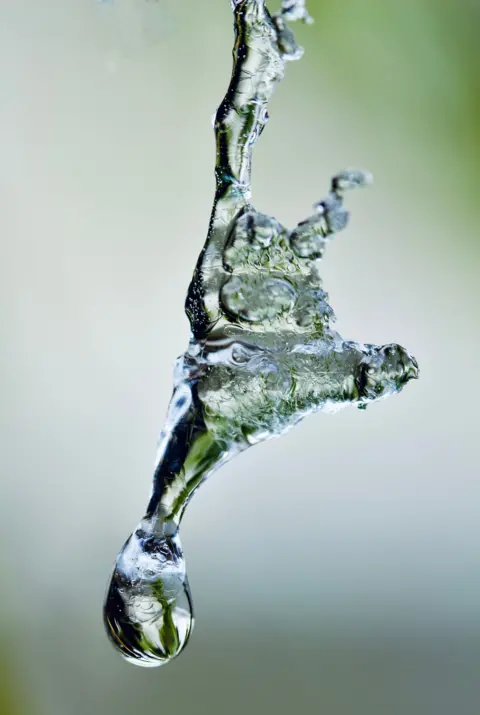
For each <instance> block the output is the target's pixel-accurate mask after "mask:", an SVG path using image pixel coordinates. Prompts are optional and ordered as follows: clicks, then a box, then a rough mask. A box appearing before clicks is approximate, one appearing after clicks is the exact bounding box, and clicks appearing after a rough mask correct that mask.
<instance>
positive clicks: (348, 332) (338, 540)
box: [0, 0, 480, 715]
mask: <svg viewBox="0 0 480 715" xmlns="http://www.w3.org/2000/svg"><path fill="white" fill-rule="evenodd" d="M433 5H434V4H430V3H429V2H427V0H423V1H422V2H421V1H420V0H419V1H418V2H413V0H409V1H408V2H406V3H403V4H402V5H401V6H399V5H398V4H397V3H393V2H386V3H383V2H382V3H380V2H379V0H377V2H374V1H373V0H368V2H365V3H363V4H362V9H360V6H359V5H358V4H357V3H355V2H354V0H342V2H339V3H333V2H330V1H327V0H325V2H323V3H322V2H320V1H319V0H317V2H311V3H310V10H311V12H312V14H314V15H315V17H316V19H317V22H316V24H315V25H313V26H312V27H308V28H307V27H300V28H298V36H299V38H300V41H301V42H302V44H303V45H304V46H305V49H306V54H305V57H304V58H303V59H302V61H301V62H298V63H294V64H292V65H289V66H288V68H287V76H286V78H285V81H284V82H283V83H282V84H281V85H280V87H279V89H278V91H277V94H276V95H275V97H274V99H273V101H272V103H271V109H270V115H271V121H270V122H269V125H268V127H267V130H266V131H265V134H264V135H263V136H262V138H261V140H260V142H259V144H258V147H257V150H256V155H255V157H254V173H253V181H254V194H253V196H254V201H255V204H256V206H257V207H258V208H259V209H260V210H262V211H264V212H266V213H271V214H272V215H275V216H277V218H278V219H279V220H280V221H282V222H284V223H286V224H291V225H293V224H295V223H296V222H297V221H298V220H301V219H302V218H304V217H305V216H306V215H308V213H309V211H310V208H311V205H312V204H313V203H314V202H315V201H316V200H318V199H320V198H321V197H322V196H323V195H324V194H325V192H326V191H327V189H328V185H329V178H330V176H331V175H332V174H333V173H335V172H337V171H339V170H340V169H342V168H345V167H346V166H359V167H362V168H366V169H369V170H370V171H372V172H373V174H374V177H375V184H374V186H373V187H372V188H370V189H369V190H368V191H362V192H356V193H355V194H353V195H352V196H348V208H349V209H351V213H352V216H351V221H350V226H349V229H348V230H347V231H346V232H345V233H342V234H340V235H339V236H338V237H337V238H336V240H335V242H334V243H332V244H331V245H330V247H329V250H328V252H327V255H326V260H325V262H324V279H325V287H326V290H328V291H329V293H330V296H331V302H332V305H333V306H334V308H335V311H336V313H337V316H338V329H339V331H340V332H341V333H342V335H344V336H345V338H349V339H356V340H360V341H365V342H378V343H387V342H390V341H395V342H399V343H401V344H402V345H404V346H405V347H406V348H407V349H408V350H410V351H411V352H412V353H414V354H415V356H416V357H417V359H418V362H419V364H420V370H421V375H420V380H419V381H418V382H414V383H412V384H410V385H409V386H408V387H407V388H406V389H405V391H404V392H403V393H402V394H400V395H399V396H397V397H395V398H392V399H390V400H388V401H385V402H381V403H379V404H377V405H374V406H372V407H371V408H370V409H369V410H368V411H367V412H366V413H362V412H358V411H355V410H350V411H349V410H345V411H343V412H340V413H338V414H337V415H335V416H328V415H321V414H319V415H316V416H315V417H312V418H310V419H309V420H306V421H305V422H303V423H302V424H301V425H300V426H299V427H297V428H296V429H295V430H294V431H292V432H291V433H289V434H288V435H286V436H285V437H283V438H282V439H280V440H273V441H271V442H268V443H265V444H262V445H260V446H258V447H256V448H255V449H252V450H249V451H248V452H246V453H244V454H242V455H241V456H240V457H238V458H237V459H235V460H234V461H232V462H231V463H230V464H228V465H226V466H225V467H224V468H223V469H222V470H221V471H219V472H218V473H216V474H215V475H214V476H213V477H212V479H211V480H210V481H209V482H208V483H207V484H206V485H205V486H203V487H202V489H201V490H200V491H199V493H198V494H197V496H196V497H195V499H194V500H193V502H192V504H191V506H190V507H189V510H188V512H187V515H186V517H185V521H184V524H183V530H182V534H183V537H182V540H183V543H184V547H185V553H186V557H187V562H188V568H189V575H190V582H191V586H192V591H193V597H194V601H195V606H196V615H197V623H196V627H195V631H194V633H193V636H192V639H191V641H190V644H189V646H188V648H187V650H186V651H185V653H184V654H182V656H181V657H180V658H179V659H178V660H176V661H175V662H174V663H173V664H171V665H169V666H167V667H166V668H163V669H160V670H152V671H142V670H140V669H135V668H133V667H132V666H128V665H126V664H124V663H123V661H122V660H121V659H120V658H119V657H118V656H117V654H116V653H115V652H114V651H113V650H112V649H111V647H110V645H109V644H108V642H107V639H106V637H105V636H104V633H103V625H102V622H101V607H102V599H103V592H104V588H105V586H106V582H107V579H108V576H109V572H110V567H111V564H112V562H113V559H114V557H115V554H116V552H117V551H118V549H119V548H120V547H121V545H122V543H123V540H124V539H125V538H126V536H127V535H128V534H129V533H130V531H131V529H132V528H133V526H134V525H135V524H136V522H137V521H138V519H139V518H140V516H141V515H142V514H143V511H144V509H145V506H146V500H147V497H148V493H149V489H150V479H151V470H152V464H153V459H154V456H155V443H156V438H157V434H158V432H159V431H160V429H161V426H162V420H163V417H164V414H165V412H166V408H167V404H168V400H169V397H170V392H171V386H172V382H171V370H172V364H173V360H174V359H175V357H176V356H177V355H178V354H179V353H181V352H182V351H183V349H184V348H185V346H186V344H187V341H188V323H187V320H186V318H185V316H184V314H183V302H184V297H185V292H186V288H187V285H188V283H189V280H190V277H191V273H192V270H193V267H194V264H195V262H196V258H197V255H198V253H199V251H200V249H201V246H202V245H203V242H204V239H205V235H206V230H207V225H208V218H209V212H210V208H211V202H212V196H213V188H214V183H213V161H214V144H213V133H212V127H211V122H210V118H211V116H212V114H213V112H214V111H215V108H216V106H217V104H218V103H219V101H220V100H221V98H222V95H223V93H224V91H225V89H226V86H227V83H228V79H229V73H230V67H231V46H232V22H231V10H230V7H229V3H228V2H227V0H209V1H208V2H207V3H201V2H195V0H178V2H177V3H175V4H174V3H167V2H164V0H158V1H157V2H154V1H153V0H150V1H148V0H115V1H114V0H111V2H104V3H99V2H95V1H94V0H71V2H70V3H64V2H60V0H46V2H44V3H34V2H33V0H16V1H15V2H13V0H2V3H1V6H0V56H1V62H0V107H1V116H2V124H1V126H2V130H1V134H0V157H1V161H0V182H1V183H0V251H1V253H0V264H1V265H0V290H1V306H0V321H1V337H2V340H1V353H0V360H1V366H2V400H1V408H0V409H1V413H0V419H1V433H0V440H1V454H2V481H1V485H2V493H1V502H0V518H1V524H2V534H3V537H2V549H1V552H0V558H1V561H0V563H1V566H2V574H3V579H2V581H3V588H2V596H1V603H2V610H1V615H0V635H1V638H2V642H1V645H0V655H1V658H2V661H3V664H4V667H3V678H1V679H0V691H1V693H2V697H3V698H4V701H3V704H2V705H1V707H0V709H2V713H3V712H5V715H37V714H41V715H57V714H58V715H70V714H72V715H73V714H74V715H84V714H85V715H86V714H87V713H98V714H99V715H109V714H112V715H113V714H115V715H126V714H127V713H131V712H141V711H142V710H146V709H148V710H153V709H154V708H155V709H157V708H158V709H159V710H165V709H169V710H170V712H172V713H175V715H183V714H185V715H187V714H188V713H192V712H195V713H196V714H197V713H198V714H200V715H201V714H203V713H209V715H217V714H219V715H220V714H222V715H223V714H224V713H227V714H229V715H230V714H231V715H236V713H244V712H245V711H246V709H247V708H248V712H251V713H263V712H268V713H270V712H272V713H279V714H280V715H281V714H282V713H287V712H291V710H292V707H295V708H296V709H297V710H299V711H302V712H306V711H307V710H310V709H312V708H314V709H315V711H321V712H325V713H326V714H327V713H328V715H349V714H350V713H351V714H352V715H354V714H355V715H362V714H363V713H365V714H367V713H368V715H377V714H378V715H380V714H382V715H384V714H386V713H389V715H397V714H398V715H407V713H408V715H410V714H411V713H415V715H416V714H417V713H419V714H420V713H421V714H422V715H423V713H425V714H426V713H435V715H452V713H455V714H456V715H477V713H478V711H479V703H480V685H479V682H478V670H479V667H480V549H479V545H480V526H479V524H480V522H479V519H478V510H479V503H480V480H479V479H478V476H479V468H478V424H479V421H478V415H477V403H478V398H479V396H480V395H479V381H478V354H479V349H480V338H479V336H478V327H479V325H478V310H479V307H480V301H479V298H480V290H479V285H478V257H479V249H478V243H477V230H476V225H477V220H478V219H477V215H476V205H475V200H474V196H475V193H474V192H475V178H477V175H476V173H475V172H476V171H477V168H476V167H477V166H478V158H479V154H478V146H479V144H478V127H479V126H480V125H479V124H478V122H477V123H475V122H476V120H477V119H478V112H479V111H480V109H479V107H480V103H478V102H476V103H475V97H477V99H478V92H477V93H475V91H476V88H475V85H473V84H468V81H467V80H468V77H469V76H470V75H468V73H466V72H467V70H469V68H470V70H471V63H472V61H473V59H474V58H475V50H474V47H473V45H471V44H469V43H471V34H470V25H471V23H472V22H473V21H474V19H478V15H479V12H478V4H477V3H476V2H473V3H472V2H470V3H468V2H467V1H466V0H462V2H459V3H457V4H456V5H455V8H456V10H455V13H453V12H450V11H451V8H449V4H448V3H443V2H439V3H438V6H437V7H436V8H434V7H433ZM452 19H453V20H455V22H453V21H452ZM477 27H478V25H477ZM469 52H470V53H471V54H470V55H469V54H468V53H469ZM477 59H478V55H477ZM467 60H468V62H467ZM465 68H466V69H465ZM477 84H478V82H477ZM467 110H468V111H467ZM475 110H476V111H477V114H475ZM467 114H468V116H467ZM475 132H476V133H475ZM474 167H475V169H474ZM0 702H2V701H1V700H0Z"/></svg>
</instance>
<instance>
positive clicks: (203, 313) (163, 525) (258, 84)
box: [104, 0, 418, 666]
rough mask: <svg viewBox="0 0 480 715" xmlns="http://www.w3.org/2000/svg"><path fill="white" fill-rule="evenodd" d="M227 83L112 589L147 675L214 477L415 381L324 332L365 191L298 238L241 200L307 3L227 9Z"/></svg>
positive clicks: (359, 181)
mask: <svg viewBox="0 0 480 715" xmlns="http://www.w3.org/2000/svg"><path fill="white" fill-rule="evenodd" d="M231 4H232V9H233V12H234V17H235V45H234V50H233V72H232V79H231V82H230V86H229V88H228V90H227V93H226V95H225V98H224V100H223V101H222V103H221V105H220V107H219V108H218V111H217V113H216V117H215V124H214V126H215V136H216V166H215V175H216V193H215V200H214V205H213V211H212V216H211V221H210V226H209V231H208V237H207V241H206V243H205V246H204V247H203V250H202V252H201V254H200V257H199V259H198V263H197V266H196V268H195V272H194V275H193V279H192V282H191V284H190V287H189V290H188V295H187V299H186V312H187V315H188V318H189V320H190V324H191V337H190V343H189V346H188V349H187V351H186V352H185V354H184V355H182V356H181V357H180V358H179V359H178V360H177V363H176V367H175V375H174V391H173V396H172V400H171V403H170V407H169V410H168V415H167V420H166V425H165V428H164V430H163V432H162V434H161V437H160V442H159V448H158V456H157V461H156V466H155V471H154V476H153V488H152V493H151V497H150V502H149V504H148V506H147V511H146V514H145V516H144V517H143V519H142V521H141V522H140V524H139V525H138V527H137V528H136V529H135V531H134V532H133V534H132V535H131V536H130V537H129V538H128V540H127V541H126V543H125V545H124V547H123V549H122V551H121V552H120V554H119V556H118V558H117V561H116V563H115V568H114V571H113V575H112V578H111V581H110V584H109V587H108V590H107V595H106V600H105V608H104V617H105V625H106V629H107V632H108V635H109V637H110V639H111V641H112V642H113V643H114V645H115V646H116V647H117V648H118V650H119V651H120V652H121V653H122V655H123V656H124V657H125V658H126V659H127V660H129V661H130V662H131V663H136V664H137V665H143V666H156V665H161V664H162V663H166V662H168V661H169V660H171V659H172V658H174V657H175V656H176V655H178V654H179V653H180V651H181V650H182V649H183V648H184V647H185V644H186V643H187V640H188V638H189V636H190V633H191V630H192V626H193V607H192V598H191V594H190V588H189V584H188V578H187V573H186V570H185V559H184V556H183V551H182V545H181V542H180V537H179V526H180V522H181V520H182V516H183V514H184V511H185V507H186V506H187V504H188V502H189V501H190V498H191V496H192V494H193V493H194V492H195V490H196V489H197V487H198V486H199V485H200V484H201V483H202V482H203V481H204V480H205V479H206V478H207V476H209V474H210V473H211V472H212V471H213V470H214V469H216V468H217V467H219V466H220V465H221V464H223V463H225V462H226V461H227V460H228V459H230V458H231V457H233V456H235V455H236V454H238V453H239V452H241V451H242V450H244V449H246V448H247V447H249V446H250V445H252V444H256V443H257V442H261V441H263V440H266V439H269V438H270V437H274V436H278V435H280V434H282V433H284V432H285V431H286V430H288V429H289V428H290V427H292V426H293V425H294V424H296V423H297V422H298V421H299V420H301V419H302V418H303V417H305V415H307V414H309V413H310V412H315V411H317V410H331V409H336V408H339V407H341V406H343V405H347V404H350V405H357V406H358V407H360V408H365V407H366V406H367V404H368V403H369V402H372V401H373V400H378V399H382V398H384V397H387V396H388V395H391V394H393V393H395V392H398V391H399V390H401V389H402V388H403V387H404V385H406V383H407V382H408V381H409V380H410V379H411V378H416V377H417V376H418V366H417V363H416V361H415V359H414V358H413V357H412V356H411V355H410V354H409V353H407V351H406V350H404V348H402V347H400V346H399V345H395V344H391V345H382V346H379V345H371V344H365V345H364V344H358V343H355V342H352V341H345V340H344V339H343V338H342V337H340V335H339V334H338V333H337V332H336V331H335V330H333V329H332V327H331V323H332V321H333V319H334V314H333V310H332V309H331V307H330V305H329V304H328V296H327V294H326V293H325V291H324V290H323V289H322V282H321V279H320V275H319V262H320V259H321V258H322V256H323V252H324V250H325V247H326V245H327V243H328V241H329V240H330V239H331V238H332V236H333V235H334V234H335V233H336V232H337V231H340V230H341V229H343V228H345V226H346V224H347V219H348V213H347V212H346V210H345V209H344V207H343V199H344V194H345V192H347V191H349V190H350V189H353V188H356V187H359V186H364V185H365V184H368V183H369V182H370V177H369V175H368V174H366V173H365V172H362V171H356V170H347V171H342V172H341V173H339V174H337V175H336V176H334V177H333V179H332V183H331V188H330V192H329V193H328V195H327V196H326V198H324V199H322V200H321V201H319V202H318V203H316V204H315V205H314V207H313V213H312V215H311V216H309V217H308V218H306V219H305V220H303V221H301V222H300V223H299V224H298V225H297V226H296V227H295V228H294V229H293V230H289V229H287V228H286V227H285V226H282V225H281V224H280V223H279V222H278V221H277V220H276V219H275V218H273V217H272V216H267V215H265V214H263V213H260V212H259V211H257V210H256V209H255V208H254V207H253V205H252V203H251V198H250V170H251V157H252V149H253V146H254V145H255V142H256V141H257V138H258V137H259V136H260V134H261V132H262V131H263V128H264V126H265V124H266V122H267V119H268V114H267V104H268V100H269V98H270V95H271V94H272V92H273V89H274V87H275V85H276V84H277V83H278V82H279V81H280V80H281V79H282V77H283V74H284V68H285V63H286V62H287V61H288V60H296V59H298V58H299V57H300V56H301V54H302V49H301V48H300V47H299V46H298V45H297V44H296V42H295V39H294V36H293V34H292V31H291V30H290V28H289V26H288V21H290V20H297V19H301V20H303V21H304V22H310V21H311V18H310V17H309V15H308V13H307V10H306V7H305V1H304V0H303V1H302V0H297V1H296V2H295V0H284V2H283V6H282V9H281V10H279V11H278V12H277V13H275V14H270V13H269V12H268V10H267V8H266V6H265V0H233V1H232V3H231Z"/></svg>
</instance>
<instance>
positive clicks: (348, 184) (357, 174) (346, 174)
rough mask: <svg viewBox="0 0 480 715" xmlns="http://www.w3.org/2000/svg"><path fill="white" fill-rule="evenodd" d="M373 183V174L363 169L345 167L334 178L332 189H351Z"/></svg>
mask: <svg viewBox="0 0 480 715" xmlns="http://www.w3.org/2000/svg"><path fill="white" fill-rule="evenodd" d="M371 184H373V176H372V174H371V173H370V172H369V171H363V169H345V170H344V171H341V172H340V173H339V174H335V176H334V177H333V178H332V191H349V190H350V189H356V188H357V187H360V186H370V185H371Z"/></svg>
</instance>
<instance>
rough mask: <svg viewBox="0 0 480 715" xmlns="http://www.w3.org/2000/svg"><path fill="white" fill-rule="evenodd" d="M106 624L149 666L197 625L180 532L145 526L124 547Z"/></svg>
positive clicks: (126, 650) (130, 655) (128, 652)
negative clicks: (159, 532) (165, 533)
mask: <svg viewBox="0 0 480 715" xmlns="http://www.w3.org/2000/svg"><path fill="white" fill-rule="evenodd" d="M105 624H106V627H107V633H108V635H109V636H110V639H111V640H112V642H113V644H114V645H115V646H116V647H117V648H119V649H120V651H121V652H122V654H123V655H124V657H125V658H127V660H131V661H133V662H135V663H136V664H137V665H144V666H145V667H150V666H155V665H160V664H162V663H164V662H166V661H168V660H170V659H171V658H174V657H175V656H176V655H178V653H179V652H180V651H181V650H182V648H183V647H184V646H185V644H186V642H187V640H188V637H189V635H190V631H191V629H192V627H193V608H192V601H191V597H190V590H189V586H188V579H187V574H186V571H185V561H184V559H183V553H182V550H181V546H180V540H179V538H178V536H170V537H161V538H159V537H156V536H152V535H147V534H146V533H145V532H144V531H143V530H142V529H141V528H139V529H137V530H136V531H135V532H134V533H133V534H132V536H131V537H130V538H129V539H128V541H127V542H126V544H125V546H124V547H123V549H122V551H121V552H120V554H119V556H118V558H117V562H116V564H115V569H114V572H113V576H112V579H111V581H110V585H109V588H108V591H107V595H106V600H105Z"/></svg>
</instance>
